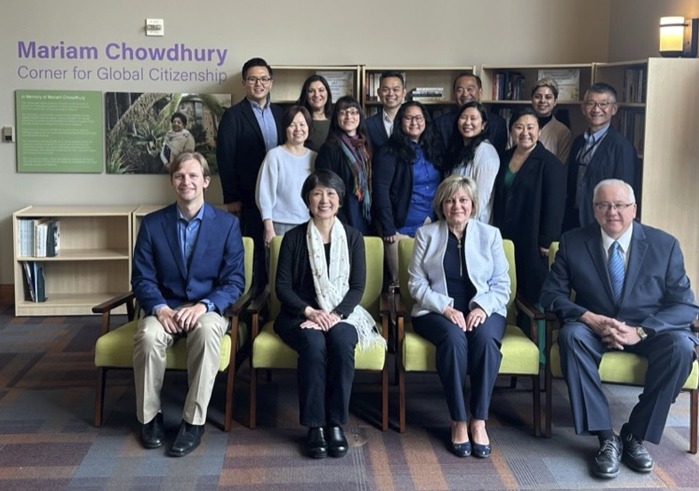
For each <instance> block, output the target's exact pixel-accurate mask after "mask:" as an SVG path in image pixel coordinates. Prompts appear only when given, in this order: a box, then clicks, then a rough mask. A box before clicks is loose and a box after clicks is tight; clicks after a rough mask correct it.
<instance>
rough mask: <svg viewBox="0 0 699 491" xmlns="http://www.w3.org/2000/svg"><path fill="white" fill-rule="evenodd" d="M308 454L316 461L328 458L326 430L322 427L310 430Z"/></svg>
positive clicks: (307, 439) (307, 437)
mask: <svg viewBox="0 0 699 491" xmlns="http://www.w3.org/2000/svg"><path fill="white" fill-rule="evenodd" d="M306 452H307V453H308V456H309V457H312V458H314V459H324V458H325V457H327V456H328V442H327V441H325V430H323V427H322V426H314V427H311V428H308V435H307V436H306Z"/></svg>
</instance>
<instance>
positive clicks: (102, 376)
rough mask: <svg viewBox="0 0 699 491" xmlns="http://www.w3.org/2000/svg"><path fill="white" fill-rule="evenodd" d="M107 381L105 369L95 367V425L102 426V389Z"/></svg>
mask: <svg viewBox="0 0 699 491" xmlns="http://www.w3.org/2000/svg"><path fill="white" fill-rule="evenodd" d="M106 382H107V369H106V368H104V367H97V383H96V384H95V416H94V418H95V426H96V427H98V428H99V427H100V426H102V414H103V411H104V389H105V387H104V386H105V384H106Z"/></svg>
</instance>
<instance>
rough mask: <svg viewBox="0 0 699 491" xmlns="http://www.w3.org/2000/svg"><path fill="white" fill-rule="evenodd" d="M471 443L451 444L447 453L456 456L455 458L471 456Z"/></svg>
mask: <svg viewBox="0 0 699 491" xmlns="http://www.w3.org/2000/svg"><path fill="white" fill-rule="evenodd" d="M471 450H472V448H471V442H465V443H454V442H451V444H450V445H449V451H450V452H451V453H453V454H454V455H456V456H457V457H461V458H463V457H468V456H469V455H471Z"/></svg>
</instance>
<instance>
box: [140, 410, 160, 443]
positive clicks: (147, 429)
mask: <svg viewBox="0 0 699 491" xmlns="http://www.w3.org/2000/svg"><path fill="white" fill-rule="evenodd" d="M141 443H142V444H143V446H144V447H145V448H148V449H150V448H158V447H162V446H163V445H164V444H165V426H164V425H163V413H158V414H156V415H155V418H153V419H152V420H150V422H148V423H146V424H144V425H141Z"/></svg>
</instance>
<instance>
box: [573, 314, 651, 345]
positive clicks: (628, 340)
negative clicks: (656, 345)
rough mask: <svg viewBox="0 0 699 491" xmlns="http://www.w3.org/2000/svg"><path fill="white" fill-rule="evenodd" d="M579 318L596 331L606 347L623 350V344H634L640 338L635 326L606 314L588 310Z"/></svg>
mask: <svg viewBox="0 0 699 491" xmlns="http://www.w3.org/2000/svg"><path fill="white" fill-rule="evenodd" d="M580 320H581V321H582V322H583V323H585V324H586V325H587V326H588V327H589V328H590V329H592V330H593V331H594V332H596V333H597V334H598V335H599V337H601V338H602V342H604V343H605V344H606V345H607V347H608V348H612V349H618V350H621V351H623V350H624V346H630V345H633V344H636V343H638V342H639V341H640V340H641V338H640V337H639V336H638V332H637V331H636V327H633V326H628V325H626V323H625V322H622V321H620V320H617V319H614V318H612V317H607V316H606V315H600V314H594V313H592V312H590V311H588V312H585V313H584V314H583V315H582V316H581V317H580Z"/></svg>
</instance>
